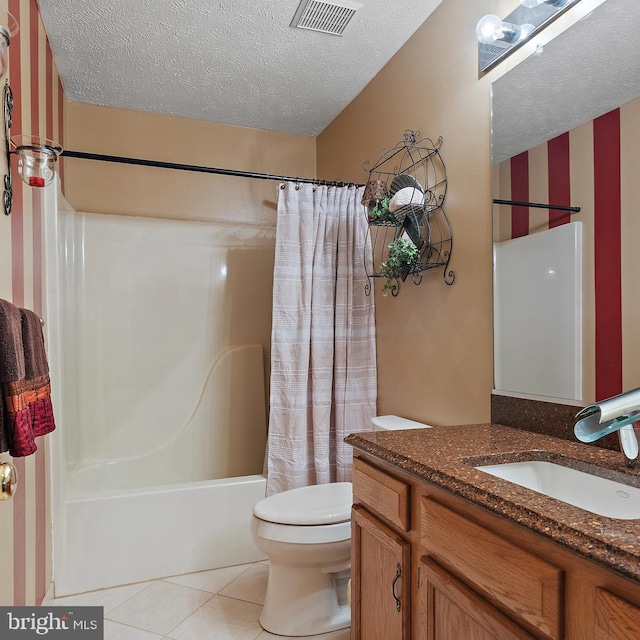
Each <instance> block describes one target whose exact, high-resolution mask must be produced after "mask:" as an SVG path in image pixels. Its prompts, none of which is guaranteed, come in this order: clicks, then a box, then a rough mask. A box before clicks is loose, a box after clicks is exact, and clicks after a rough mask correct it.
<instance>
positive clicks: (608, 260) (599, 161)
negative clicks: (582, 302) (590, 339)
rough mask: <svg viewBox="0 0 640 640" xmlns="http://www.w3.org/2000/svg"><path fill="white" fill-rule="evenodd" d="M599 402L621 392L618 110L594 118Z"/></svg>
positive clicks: (596, 369) (596, 374) (596, 363)
mask: <svg viewBox="0 0 640 640" xmlns="http://www.w3.org/2000/svg"><path fill="white" fill-rule="evenodd" d="M593 158H594V175H595V189H594V194H595V205H594V229H595V246H594V260H595V274H594V275H595V296H596V307H595V313H596V362H595V376H596V378H595V380H596V400H601V399H604V398H608V397H609V396H613V395H616V394H618V393H621V392H622V390H623V389H622V263H621V256H622V253H621V243H622V240H621V236H620V233H621V226H622V225H621V204H620V198H621V196H620V109H615V110H614V111H611V112H610V113H607V114H605V115H603V116H601V117H600V118H597V119H596V120H594V121H593Z"/></svg>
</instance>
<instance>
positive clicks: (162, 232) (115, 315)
mask: <svg viewBox="0 0 640 640" xmlns="http://www.w3.org/2000/svg"><path fill="white" fill-rule="evenodd" d="M45 228H46V231H45V233H46V256H45V259H46V267H47V268H46V274H47V278H46V318H47V325H46V331H47V338H48V344H49V360H50V365H51V378H52V384H53V391H54V394H55V395H54V403H55V404H54V406H55V411H56V420H57V424H58V429H57V431H56V432H55V434H54V437H53V438H52V441H51V447H52V448H51V455H52V465H51V467H52V504H53V513H52V520H53V527H54V529H53V580H54V584H55V595H56V597H60V596H64V595H68V594H72V593H79V592H83V591H89V590H93V589H99V588H105V587H110V586H115V585H120V584H128V583H132V582H140V581H145V580H150V579H154V578H159V577H163V576H169V575H177V574H182V573H188V572H193V571H201V570H205V569H212V568H217V567H222V566H229V565H232V564H239V563H245V562H252V561H255V560H259V559H261V558H262V557H263V556H262V554H261V553H260V552H259V551H258V549H257V548H256V547H255V546H254V544H253V541H252V539H251V532H250V521H251V511H252V507H253V505H254V504H255V503H256V502H257V501H258V500H260V499H261V498H263V497H264V495H265V478H264V476H263V473H262V472H263V466H264V454H265V446H266V432H267V426H266V414H267V408H266V383H265V381H266V380H268V365H267V363H268V361H269V340H270V322H271V291H272V280H271V278H272V276H271V274H272V272H273V258H274V244H275V239H274V238H275V230H274V229H273V228H270V227H258V226H247V225H245V226H243V227H241V228H236V227H233V226H232V225H228V224H216V223H199V222H180V221H173V220H158V219H149V218H139V217H138V218H135V217H125V216H112V215H102V214H83V213H78V212H75V211H74V210H73V209H71V208H70V207H69V205H68V204H67V203H66V202H65V201H64V199H63V198H62V197H61V196H60V195H59V194H55V191H54V190H53V189H50V190H48V193H47V200H46V206H45Z"/></svg>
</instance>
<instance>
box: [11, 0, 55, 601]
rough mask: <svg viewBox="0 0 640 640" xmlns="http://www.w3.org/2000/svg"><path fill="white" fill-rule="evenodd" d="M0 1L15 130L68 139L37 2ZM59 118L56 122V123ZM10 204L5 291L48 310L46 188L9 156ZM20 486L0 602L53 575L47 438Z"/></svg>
mask: <svg viewBox="0 0 640 640" xmlns="http://www.w3.org/2000/svg"><path fill="white" fill-rule="evenodd" d="M0 6H2V7H5V6H6V8H8V10H9V11H10V12H11V13H12V14H13V15H14V16H15V17H16V18H17V20H18V23H19V25H20V31H19V33H18V35H17V36H15V37H14V38H13V39H12V41H11V45H10V48H9V71H8V74H7V77H8V79H9V82H10V85H11V89H12V91H13V97H14V110H13V124H12V127H11V132H10V135H18V134H25V135H29V134H31V135H39V136H43V137H48V138H52V139H55V140H57V141H58V142H60V143H62V142H63V140H62V138H63V136H62V133H63V122H64V119H63V118H64V114H63V108H64V94H63V91H62V87H61V85H60V81H59V77H58V72H57V69H56V66H55V63H54V61H53V56H52V53H51V49H50V48H49V44H48V40H47V37H46V33H45V31H44V26H43V24H42V21H41V18H40V14H39V10H38V5H37V2H36V0H8V2H7V3H6V4H1V5H0ZM54 123H55V126H54ZM12 167H13V170H12V176H13V210H12V213H11V216H9V217H6V216H1V219H0V253H4V254H5V255H10V256H11V257H10V269H9V271H10V273H9V274H6V273H0V297H1V298H5V299H7V300H11V301H12V302H13V303H14V304H16V305H19V306H26V307H29V308H31V309H33V310H34V311H35V312H36V313H38V314H39V315H42V313H43V282H44V273H43V269H44V266H43V236H42V210H43V199H42V192H41V191H39V190H37V189H30V188H29V187H26V185H24V183H23V182H22V181H21V180H20V178H19V176H18V174H17V171H16V158H15V156H12ZM14 464H15V465H16V467H17V470H18V474H19V478H20V484H19V487H18V491H17V492H16V494H15V495H14V498H13V500H11V501H10V502H7V503H2V504H0V510H1V511H2V514H0V539H2V540H3V544H2V545H0V569H1V570H2V575H3V579H2V580H0V604H2V605H7V604H15V605H32V604H40V602H41V601H42V599H43V598H44V596H45V593H46V591H47V589H48V588H49V583H50V580H51V554H50V551H49V549H50V535H51V534H50V530H51V525H50V514H49V505H48V494H49V486H48V456H47V448H46V444H45V441H44V440H42V439H41V440H40V441H39V443H38V451H37V452H36V453H35V454H34V455H33V456H29V457H28V458H17V459H15V460H14Z"/></svg>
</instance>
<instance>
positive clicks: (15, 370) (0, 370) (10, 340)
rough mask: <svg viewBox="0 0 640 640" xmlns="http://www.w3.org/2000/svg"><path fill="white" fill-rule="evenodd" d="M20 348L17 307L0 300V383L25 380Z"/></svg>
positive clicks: (20, 328)
mask: <svg viewBox="0 0 640 640" xmlns="http://www.w3.org/2000/svg"><path fill="white" fill-rule="evenodd" d="M25 373H26V371H25V366H24V349H23V346H22V314H21V313H20V309H18V307H16V306H14V305H12V304H11V303H10V302H7V301H6V300H1V299H0V382H10V381H14V380H23V379H24V378H25Z"/></svg>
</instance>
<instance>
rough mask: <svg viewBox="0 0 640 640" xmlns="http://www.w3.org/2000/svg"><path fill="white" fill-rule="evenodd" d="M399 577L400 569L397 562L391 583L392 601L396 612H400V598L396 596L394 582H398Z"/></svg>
mask: <svg viewBox="0 0 640 640" xmlns="http://www.w3.org/2000/svg"><path fill="white" fill-rule="evenodd" d="M401 575H402V567H401V566H400V563H399V562H398V565H397V566H396V576H395V578H394V579H393V582H392V583H391V593H392V594H393V599H394V600H395V601H396V611H400V608H401V606H402V605H401V603H400V598H398V596H397V595H396V582H398V580H399V579H400V576H401Z"/></svg>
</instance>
